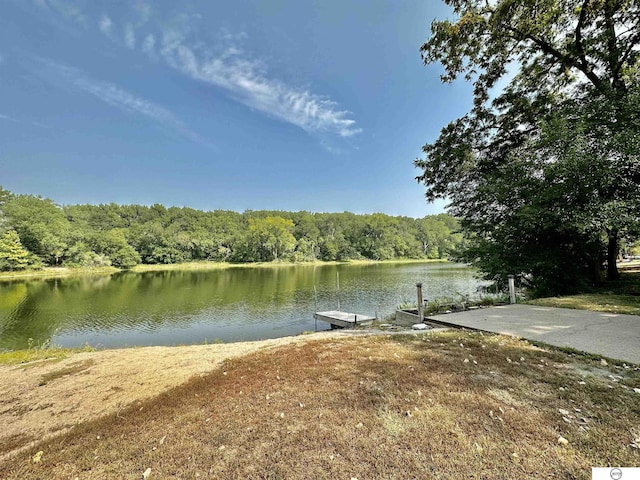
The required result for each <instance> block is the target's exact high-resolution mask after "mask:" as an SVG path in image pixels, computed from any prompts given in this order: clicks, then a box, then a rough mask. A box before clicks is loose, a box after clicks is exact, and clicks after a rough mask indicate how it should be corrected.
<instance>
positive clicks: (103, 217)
mask: <svg viewBox="0 0 640 480" xmlns="http://www.w3.org/2000/svg"><path fill="white" fill-rule="evenodd" d="M461 241H462V236H461V234H460V233H458V222H457V221H456V220H455V219H454V218H453V217H451V216H450V215H447V214H440V215H433V216H426V217H424V218H420V219H414V218H409V217H394V216H389V215H385V214H382V213H374V214H370V215H356V214H353V213H349V212H344V213H310V212H284V211H245V212H243V213H238V212H234V211H228V210H214V211H201V210H196V209H192V208H187V207H181V208H178V207H170V208H167V207H165V206H163V205H158V204H156V205H152V206H144V205H117V204H115V203H111V204H103V205H57V204H56V203H54V202H53V201H52V200H50V199H48V198H42V197H40V196H36V195H18V194H13V193H12V192H9V191H8V190H5V189H3V188H2V187H0V270H20V269H25V268H39V267H42V266H71V267H101V266H110V265H112V266H115V267H119V268H130V267H133V266H135V265H137V264H139V263H144V264H173V263H182V262H191V261H203V260H208V261H215V262H238V263H244V262H270V261H292V262H305V261H315V260H325V261H332V260H354V259H371V260H389V259H401V258H416V259H418V258H425V259H443V258H447V257H450V256H452V255H454V253H455V251H456V249H457V248H458V247H459V245H460V243H461Z"/></svg>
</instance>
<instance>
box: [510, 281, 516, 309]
mask: <svg viewBox="0 0 640 480" xmlns="http://www.w3.org/2000/svg"><path fill="white" fill-rule="evenodd" d="M509 301H510V302H511V304H514V303H516V282H515V277H514V276H513V275H509Z"/></svg>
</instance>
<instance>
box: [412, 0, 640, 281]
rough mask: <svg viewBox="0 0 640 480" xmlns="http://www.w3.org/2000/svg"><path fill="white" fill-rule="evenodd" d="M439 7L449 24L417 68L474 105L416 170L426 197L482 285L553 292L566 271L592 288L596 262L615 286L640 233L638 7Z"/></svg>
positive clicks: (605, 2) (510, 2)
mask: <svg viewBox="0 0 640 480" xmlns="http://www.w3.org/2000/svg"><path fill="white" fill-rule="evenodd" d="M446 3H447V4H448V5H450V6H451V7H452V8H453V11H454V15H455V19H453V20H444V21H434V22H433V24H432V36H431V38H430V39H429V40H428V41H427V43H425V44H424V45H423V46H422V49H421V50H422V54H423V59H424V61H425V62H426V63H431V62H439V63H441V64H442V65H443V66H444V68H445V74H444V75H443V76H442V80H443V81H445V82H452V81H454V80H455V79H457V78H458V77H459V76H464V78H466V79H467V80H471V81H473V82H474V103H473V108H472V110H471V111H470V112H469V113H468V114H467V115H465V116H464V117H462V118H459V119H457V120H455V121H454V122H451V123H450V124H449V125H448V126H446V127H445V128H444V129H443V130H442V131H441V133H440V136H439V137H438V138H437V139H436V140H435V141H434V142H433V143H431V144H427V145H425V146H424V147H423V151H424V153H425V157H424V158H421V159H417V160H416V161H415V165H416V166H417V167H419V168H421V169H422V174H421V175H420V176H418V177H417V178H418V180H419V181H421V182H423V183H424V184H425V185H426V187H427V192H426V196H427V199H429V200H433V199H436V198H448V199H449V200H450V202H451V212H452V213H453V214H454V215H456V216H459V217H460V218H461V223H462V226H463V227H464V228H465V229H466V231H467V232H468V234H469V241H470V245H471V249H470V250H469V251H468V257H469V258H470V259H473V260H475V261H477V262H478V263H479V265H480V266H481V267H482V269H483V270H484V271H485V273H486V274H487V276H489V277H492V276H494V275H504V274H506V273H511V272H513V273H520V272H522V273H533V274H534V276H533V278H534V280H535V281H537V282H538V286H540V284H541V283H543V284H546V286H547V287H550V288H551V289H556V290H557V289H558V288H559V285H560V284H562V282H563V281H564V280H566V278H563V277H566V276H567V273H571V271H572V269H573V274H574V275H573V279H574V280H575V278H577V277H579V276H581V275H583V274H584V275H587V276H588V277H589V278H590V279H591V280H593V281H595V280H597V277H598V273H597V270H598V268H594V266H593V265H594V262H597V260H598V259H599V258H601V257H602V259H604V258H606V259H607V262H606V263H607V264H608V274H609V277H610V278H616V277H617V269H616V265H615V258H616V254H617V250H618V242H619V239H620V237H621V235H622V234H623V233H626V232H629V231H632V230H633V229H634V228H635V227H636V223H637V214H636V213H635V212H636V211H637V210H634V208H637V205H638V185H639V183H640V182H639V180H640V164H639V162H638V150H637V149H635V150H634V148H630V144H629V140H633V141H632V142H631V144H632V145H633V144H636V145H637V141H635V140H634V139H636V138H637V137H638V134H639V132H640V128H639V126H638V118H639V117H640V115H638V107H637V98H638V88H639V87H638V83H639V82H638V73H639V66H638V60H639V54H640V52H639V49H638V46H639V45H640V11H639V8H638V5H637V3H636V2H633V1H612V0H600V1H595V0H583V1H577V0H568V1H560V0H540V1H515V0H499V1H493V2H487V1H484V0H482V1H481V0H466V1H462V0H449V1H447V2H446ZM503 84H506V86H505V87H504V88H502V91H500V92H498V93H497V94H495V93H494V91H493V90H492V89H494V88H495V87H497V86H500V85H503ZM492 93H493V95H495V96H492ZM557 127H562V128H559V129H556V128H557ZM632 145H631V146H632ZM585 154H587V155H586V156H585ZM587 177H588V179H589V181H588V182H587V183H584V182H583V181H582V180H583V179H585V178H587ZM602 235H604V236H605V237H606V238H605V239H604V241H603V242H601V238H600V237H601V236H602ZM600 243H602V244H603V245H604V247H605V248H606V250H607V254H606V256H601V255H600ZM547 249H548V252H546V253H545V250H547ZM594 259H595V260H594ZM554 262H555V263H554ZM558 262H559V263H558ZM565 263H566V265H564V264H565ZM603 263H604V262H603ZM554 265H556V267H555V268H551V267H553V266H554ZM573 267H575V268H573Z"/></svg>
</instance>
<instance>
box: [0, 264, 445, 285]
mask: <svg viewBox="0 0 640 480" xmlns="http://www.w3.org/2000/svg"><path fill="white" fill-rule="evenodd" d="M394 263H450V262H449V260H446V259H428V258H423V259H417V258H404V259H394V260H368V259H367V260H345V261H337V260H334V261H321V260H318V261H314V262H251V263H229V262H208V261H204V262H186V263H172V264H139V265H136V266H135V267H133V268H130V269H122V268H116V267H100V268H85V267H77V268H76V267H45V268H43V269H42V270H25V271H18V272H0V282H2V281H13V280H23V279H27V280H28V279H47V278H66V277H74V276H94V275H112V274H114V273H120V272H133V273H145V272H163V271H173V270H184V271H197V270H226V269H232V268H283V267H323V266H330V265H378V264H380V265H384V264H394Z"/></svg>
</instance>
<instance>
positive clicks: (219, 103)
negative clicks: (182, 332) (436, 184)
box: [0, 0, 471, 217]
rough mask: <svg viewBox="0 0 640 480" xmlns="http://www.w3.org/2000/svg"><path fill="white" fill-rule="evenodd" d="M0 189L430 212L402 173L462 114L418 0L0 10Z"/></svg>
mask: <svg viewBox="0 0 640 480" xmlns="http://www.w3.org/2000/svg"><path fill="white" fill-rule="evenodd" d="M0 12H1V13H0V185H2V186H3V187H4V188H6V189H9V190H11V191H13V192H16V193H34V194H40V195H42V196H45V197H49V198H52V199H53V200H55V201H56V202H58V203H61V204H75V203H93V204H97V203H109V202H116V203H120V204H128V203H139V204H147V205H149V204H153V203H162V204H164V205H166V206H172V205H175V206H190V207H193V208H198V209H203V210H213V209H229V210H237V211H243V210H245V209H253V210H260V209H275V210H290V211H297V210H308V211H312V212H335V211H345V210H346V211H352V212H355V213H372V212H383V213H387V214H391V215H407V216H412V217H421V216H424V215H426V214H431V213H439V212H441V211H442V209H443V203H436V204H434V205H429V204H427V203H426V202H425V200H424V188H423V187H422V186H420V185H419V184H417V183H416V182H415V180H414V177H415V176H416V175H417V174H418V173H419V172H418V171H417V170H416V169H415V168H414V167H413V165H412V161H413V160H414V159H415V158H416V157H417V156H419V155H420V148H421V146H422V145H423V144H424V143H426V142H429V141H433V140H434V139H435V138H436V137H437V135H438V133H439V131H440V129H441V128H442V127H443V126H445V125H446V124H447V123H448V122H449V121H451V120H453V119H455V118H457V117H459V116H461V115H463V114H464V113H465V112H466V111H467V110H469V108H470V106H471V90H470V86H469V85H468V84H465V83H464V82H458V83H456V84H453V85H443V84H441V83H440V79H439V75H440V73H441V67H440V66H438V65H432V66H428V67H425V66H424V65H422V62H421V59H420V53H419V48H420V45H421V44H422V43H423V42H424V41H426V40H427V38H428V36H429V26H430V24H431V21H432V20H433V19H434V18H439V19H442V18H444V17H446V16H447V15H448V14H449V13H448V12H449V11H448V9H447V7H446V6H445V5H444V4H442V3H441V2H440V1H435V0H420V1H418V0H402V1H398V0H387V1H382V0H367V1H365V0H318V1H312V0H269V1H258V0H235V1H233V2H222V1H213V0H209V1H205V0H181V1H179V2H176V1H164V0H159V1H151V0H127V1H124V0H123V1H96V0H4V1H2V5H1V6H0Z"/></svg>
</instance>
